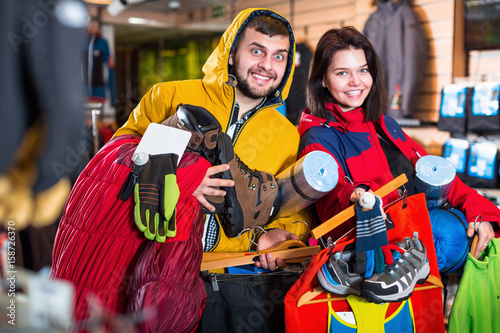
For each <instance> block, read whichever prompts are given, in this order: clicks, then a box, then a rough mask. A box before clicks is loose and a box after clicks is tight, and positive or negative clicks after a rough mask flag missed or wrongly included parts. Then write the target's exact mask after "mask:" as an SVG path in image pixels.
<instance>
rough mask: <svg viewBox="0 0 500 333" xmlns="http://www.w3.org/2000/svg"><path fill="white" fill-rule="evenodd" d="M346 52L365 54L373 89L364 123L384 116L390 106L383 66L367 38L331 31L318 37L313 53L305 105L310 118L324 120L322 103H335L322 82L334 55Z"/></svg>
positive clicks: (350, 29)
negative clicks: (349, 50)
mask: <svg viewBox="0 0 500 333" xmlns="http://www.w3.org/2000/svg"><path fill="white" fill-rule="evenodd" d="M348 49H356V50H363V51H364V52H365V57H366V61H367V64H368V71H369V72H370V74H371V76H372V78H373V85H372V87H371V90H370V93H369V94H368V97H367V98H366V99H365V101H364V102H363V105H362V107H363V109H365V111H366V113H365V121H370V120H376V119H378V118H380V116H381V115H382V114H383V113H385V111H386V110H387V107H388V105H389V104H388V99H387V89H386V87H385V77H384V73H383V68H382V63H381V62H380V59H379V57H378V55H377V53H376V51H375V49H374V48H373V45H372V44H371V43H370V41H369V40H368V38H366V36H364V35H363V34H362V33H361V32H359V31H358V30H356V29H355V28H353V27H343V28H340V29H331V30H328V31H327V32H325V33H324V34H323V36H321V39H320V40H319V42H318V46H317V48H316V51H315V52H314V57H313V63H312V67H311V74H310V75H309V80H308V82H307V105H308V107H309V109H310V110H311V114H313V115H315V116H318V117H321V118H327V110H326V109H325V103H327V102H333V103H335V100H334V99H333V97H332V95H331V94H330V92H329V91H328V89H327V88H325V87H323V83H322V82H323V78H324V77H325V74H326V72H327V70H328V66H329V65H330V63H331V61H332V59H333V56H334V55H335V53H336V52H337V51H341V50H348Z"/></svg>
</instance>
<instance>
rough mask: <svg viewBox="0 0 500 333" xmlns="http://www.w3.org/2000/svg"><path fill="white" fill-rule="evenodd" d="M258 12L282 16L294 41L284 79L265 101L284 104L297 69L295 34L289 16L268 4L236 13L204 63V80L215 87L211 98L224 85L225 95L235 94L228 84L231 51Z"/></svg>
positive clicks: (278, 17) (217, 93) (218, 93)
mask: <svg viewBox="0 0 500 333" xmlns="http://www.w3.org/2000/svg"><path fill="white" fill-rule="evenodd" d="M259 15H266V16H272V17H275V18H277V19H279V20H281V21H282V22H283V23H284V24H285V25H286V26H287V27H288V32H289V34H290V45H291V47H290V52H289V54H288V61H287V68H286V70H285V75H284V77H283V81H282V82H281V84H280V86H279V87H278V90H277V91H276V92H275V94H274V95H273V96H272V97H271V98H268V100H267V102H266V105H269V104H283V101H284V100H285V99H286V98H287V97H288V93H289V91H290V85H291V83H292V80H290V78H291V77H292V76H293V72H294V69H295V38H294V35H293V30H292V27H291V26H290V23H289V22H288V20H287V19H285V18H284V17H283V16H281V15H280V14H278V13H277V12H275V11H273V10H270V9H265V8H249V9H245V10H243V11H241V12H240V13H239V14H238V15H237V16H236V17H235V19H234V20H233V22H232V23H231V24H230V25H229V27H228V28H227V29H226V31H225V32H224V34H223V35H222V38H221V39H220V42H219V45H217V47H216V48H215V50H214V51H213V52H212V54H211V55H210V57H209V58H208V60H207V61H206V63H205V65H204V66H203V69H202V70H203V73H204V74H205V77H204V78H203V82H204V84H205V85H206V86H207V88H208V89H213V91H214V94H212V95H213V96H212V98H221V97H222V96H219V97H217V95H220V88H219V87H224V89H223V91H224V94H226V95H228V96H226V97H229V96H230V95H231V94H233V90H232V89H231V86H230V85H229V54H230V53H231V50H232V48H233V45H234V42H235V40H236V39H237V38H238V37H239V36H240V35H241V31H242V30H243V28H244V27H245V26H246V24H247V22H248V21H249V20H250V19H252V18H253V17H255V16H259ZM211 87H213V88H211ZM231 100H232V99H231Z"/></svg>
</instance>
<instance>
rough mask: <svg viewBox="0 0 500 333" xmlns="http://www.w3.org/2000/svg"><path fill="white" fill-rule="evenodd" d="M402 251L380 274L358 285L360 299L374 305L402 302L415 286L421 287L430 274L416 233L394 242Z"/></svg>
mask: <svg viewBox="0 0 500 333" xmlns="http://www.w3.org/2000/svg"><path fill="white" fill-rule="evenodd" d="M396 245H398V246H399V247H401V248H402V249H403V250H405V252H404V253H403V254H402V255H401V256H400V257H399V259H397V260H395V261H394V263H392V264H391V265H388V266H386V268H385V269H384V271H383V272H382V273H378V274H374V275H373V276H372V277H371V278H369V279H366V280H364V282H363V283H362V285H361V297H363V298H364V299H366V300H367V301H370V302H373V303H386V302H401V301H403V300H406V299H408V298H409V297H410V296H411V295H412V293H413V289H414V288H415V285H416V284H417V283H418V284H423V283H424V282H425V280H427V277H428V276H429V274H430V266H429V261H428V260H427V251H426V250H425V246H424V244H423V243H422V241H421V240H420V239H418V233H417V232H415V234H414V237H413V238H411V237H406V238H405V239H404V240H403V241H402V242H399V243H397V244H396Z"/></svg>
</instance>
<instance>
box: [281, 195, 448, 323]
mask: <svg viewBox="0 0 500 333" xmlns="http://www.w3.org/2000/svg"><path fill="white" fill-rule="evenodd" d="M387 213H388V214H389V215H390V217H391V219H392V221H393V222H394V224H395V227H394V228H392V229H391V230H388V232H387V233H388V238H389V242H390V243H395V242H397V241H400V240H402V239H403V238H405V237H412V236H413V233H414V232H415V231H417V232H418V233H419V238H420V239H421V240H422V242H423V243H424V246H425V247H426V249H427V258H428V260H429V264H430V268H431V275H434V276H435V277H436V283H440V281H439V280H438V277H439V269H438V266H437V259H436V251H435V248H434V242H433V238H432V229H431V223H430V218H429V214H428V211H427V206H426V203H425V196H424V194H417V195H414V196H411V197H408V198H406V199H402V200H400V201H398V202H396V203H395V204H393V205H392V206H391V207H389V208H388V209H387ZM345 245H346V243H344V244H339V245H337V246H336V247H335V248H334V250H333V251H331V252H336V251H340V250H342V249H343V247H345ZM331 252H330V251H329V249H324V250H323V251H321V252H320V253H319V254H318V255H316V256H315V257H314V258H313V260H312V261H311V263H310V264H309V267H308V268H307V270H306V271H305V272H304V273H303V274H302V276H301V277H300V279H299V280H298V281H297V282H296V283H295V284H294V285H293V286H292V288H291V289H290V290H289V292H288V293H287V295H286V298H285V326H286V331H287V332H327V328H328V304H330V305H331V306H332V308H333V310H334V311H352V309H350V306H349V304H348V302H347V301H346V300H345V299H344V300H336V301H333V300H332V301H324V302H321V303H310V304H304V305H302V306H301V307H300V308H299V307H297V302H298V300H299V299H300V297H301V296H302V295H303V294H304V293H305V292H308V291H311V290H312V289H313V288H314V287H316V286H318V282H317V279H316V273H317V272H318V270H319V269H320V268H321V266H322V265H323V264H324V263H325V262H326V261H327V260H328V257H329V253H331ZM424 286H428V287H432V285H431V284H430V283H428V282H426V283H425V285H424ZM327 297H328V296H327V293H326V292H323V293H321V294H320V295H319V296H318V297H316V298H315V299H314V300H318V299H321V298H327ZM337 298H338V297H337ZM410 300H411V304H412V310H413V319H414V323H415V328H416V331H417V332H425V333H427V332H431V333H433V332H436V333H444V317H443V301H442V295H441V289H440V288H432V289H426V290H418V291H415V292H414V293H413V295H412V296H411V297H410ZM400 304H401V303H399V302H398V303H390V307H389V308H388V310H387V312H386V314H387V316H389V315H390V314H391V313H393V312H394V311H395V310H396V308H398V307H399V305H400ZM380 306H383V305H382V304H381V305H380Z"/></svg>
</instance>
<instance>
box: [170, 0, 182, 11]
mask: <svg viewBox="0 0 500 333" xmlns="http://www.w3.org/2000/svg"><path fill="white" fill-rule="evenodd" d="M168 8H170V9H171V10H174V11H175V10H179V8H181V3H180V2H179V1H170V2H169V3H168Z"/></svg>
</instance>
